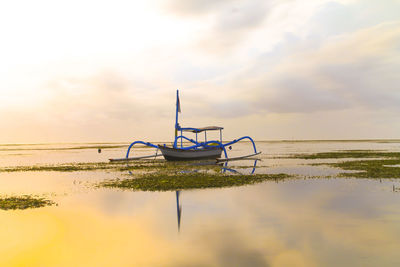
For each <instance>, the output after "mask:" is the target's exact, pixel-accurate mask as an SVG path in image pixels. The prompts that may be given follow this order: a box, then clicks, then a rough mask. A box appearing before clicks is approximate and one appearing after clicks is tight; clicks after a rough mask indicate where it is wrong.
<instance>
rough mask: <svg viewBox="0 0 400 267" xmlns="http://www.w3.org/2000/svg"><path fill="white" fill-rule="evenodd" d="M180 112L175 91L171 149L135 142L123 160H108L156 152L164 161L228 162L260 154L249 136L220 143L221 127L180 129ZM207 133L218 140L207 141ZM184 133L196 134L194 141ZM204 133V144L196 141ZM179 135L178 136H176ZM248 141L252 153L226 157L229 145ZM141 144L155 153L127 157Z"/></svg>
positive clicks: (135, 158) (141, 157)
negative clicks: (173, 136) (251, 147)
mask: <svg viewBox="0 0 400 267" xmlns="http://www.w3.org/2000/svg"><path fill="white" fill-rule="evenodd" d="M180 112H181V108H180V101H179V90H177V91H176V115H175V118H176V120H175V139H174V142H173V145H172V147H168V146H167V145H166V144H163V145H155V144H152V143H150V142H144V141H135V142H133V143H131V144H130V146H129V147H128V151H127V152H126V156H125V158H119V159H110V161H127V160H137V159H145V158H156V157H159V156H161V155H160V154H158V150H160V151H161V153H162V156H163V157H164V158H165V159H166V160H174V161H176V160H204V159H215V160H217V161H228V160H238V159H244V158H248V157H252V156H255V155H258V154H260V153H261V152H257V149H256V145H255V143H254V140H253V139H252V138H251V137H250V136H243V137H241V138H239V139H235V140H233V141H231V142H227V143H225V144H224V143H223V142H222V130H223V129H224V128H223V127H218V126H208V127H203V128H193V127H181V126H180V125H179V122H178V113H180ZM208 131H219V135H220V140H210V141H207V132H208ZM184 132H192V133H195V134H196V139H195V140H193V139H190V138H188V137H186V136H184ZM202 132H204V142H199V141H198V134H199V133H202ZM178 134H179V135H178ZM245 139H248V140H249V141H250V142H251V143H252V145H253V149H254V153H253V154H250V155H246V156H240V157H233V158H232V157H231V158H229V157H228V153H227V151H226V148H227V147H228V148H231V145H233V144H235V143H237V142H239V141H241V140H245ZM184 140H185V141H188V142H190V145H188V146H184V144H183V141H184ZM136 144H141V145H145V146H148V147H154V148H156V153H155V154H153V155H148V156H139V157H129V154H130V152H131V150H132V148H133V146H134V145H136ZM222 152H223V153H224V158H221V154H222Z"/></svg>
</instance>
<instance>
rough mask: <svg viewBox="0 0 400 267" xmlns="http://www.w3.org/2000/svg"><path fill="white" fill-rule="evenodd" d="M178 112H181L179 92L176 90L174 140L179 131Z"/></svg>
mask: <svg viewBox="0 0 400 267" xmlns="http://www.w3.org/2000/svg"><path fill="white" fill-rule="evenodd" d="M178 112H181V107H180V103H179V90H176V115H175V138H176V137H177V136H178V129H179V123H178Z"/></svg>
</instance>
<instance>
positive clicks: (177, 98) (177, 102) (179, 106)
mask: <svg viewBox="0 0 400 267" xmlns="http://www.w3.org/2000/svg"><path fill="white" fill-rule="evenodd" d="M176 106H177V109H178V112H179V113H181V102H180V101H179V95H177V96H176Z"/></svg>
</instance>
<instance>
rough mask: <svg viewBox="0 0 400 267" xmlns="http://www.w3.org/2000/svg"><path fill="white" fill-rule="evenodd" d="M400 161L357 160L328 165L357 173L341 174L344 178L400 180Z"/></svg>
mask: <svg viewBox="0 0 400 267" xmlns="http://www.w3.org/2000/svg"><path fill="white" fill-rule="evenodd" d="M399 164H400V159H383V160H357V161H344V162H339V163H329V164H326V165H329V166H332V167H336V168H341V169H343V170H351V171H357V172H352V173H341V174H340V176H343V177H357V178H400V167H397V166H396V165H399Z"/></svg>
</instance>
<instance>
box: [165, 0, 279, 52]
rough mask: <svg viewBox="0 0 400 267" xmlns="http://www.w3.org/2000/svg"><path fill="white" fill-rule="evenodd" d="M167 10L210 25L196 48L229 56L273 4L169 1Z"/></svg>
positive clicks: (260, 0)
mask: <svg viewBox="0 0 400 267" xmlns="http://www.w3.org/2000/svg"><path fill="white" fill-rule="evenodd" d="M168 6H169V9H170V10H171V11H172V12H173V13H174V14H176V15H178V16H182V17H183V18H186V19H195V20H198V21H199V22H202V23H207V22H208V23H209V27H208V28H207V29H205V30H203V31H202V32H200V36H199V38H198V43H197V48H200V49H202V50H205V51H208V52H211V53H224V52H229V51H230V50H232V49H234V48H235V47H237V46H238V45H239V44H240V43H241V42H242V41H244V40H245V38H246V36H248V35H249V34H250V33H251V32H252V31H253V30H255V29H257V28H258V27H259V26H260V25H261V24H262V22H263V21H264V20H265V18H266V17H267V15H268V13H269V10H270V9H271V8H273V4H272V1H265V0H252V1H247V0H233V1H227V0H219V1H200V0H195V1H181V0H172V1H170V2H169V5H168Z"/></svg>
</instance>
